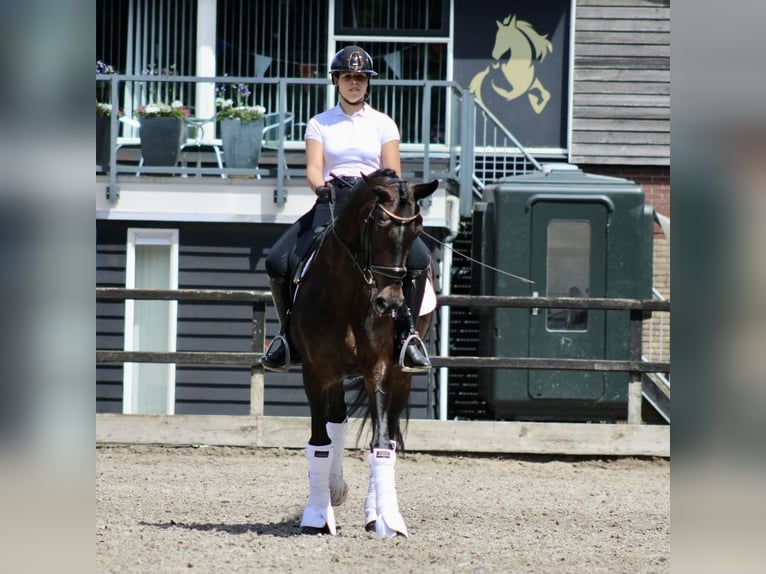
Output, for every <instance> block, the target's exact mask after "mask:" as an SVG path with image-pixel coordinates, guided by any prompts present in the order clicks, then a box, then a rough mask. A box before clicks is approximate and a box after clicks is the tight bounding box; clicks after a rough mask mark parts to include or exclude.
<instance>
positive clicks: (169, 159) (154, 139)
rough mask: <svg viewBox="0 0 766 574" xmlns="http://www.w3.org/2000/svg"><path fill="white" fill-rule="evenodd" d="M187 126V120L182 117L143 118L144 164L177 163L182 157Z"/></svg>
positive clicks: (141, 131)
mask: <svg viewBox="0 0 766 574" xmlns="http://www.w3.org/2000/svg"><path fill="white" fill-rule="evenodd" d="M185 127H186V125H185V122H184V121H183V120H182V119H180V118H167V117H159V118H152V117H148V118H141V128H140V130H139V135H140V138H141V156H142V157H143V158H144V165H145V166H147V165H148V166H169V167H173V166H174V165H176V164H177V163H178V160H179V159H180V158H181V144H182V143H183V141H184V139H185V138H184V135H185V131H184V130H185Z"/></svg>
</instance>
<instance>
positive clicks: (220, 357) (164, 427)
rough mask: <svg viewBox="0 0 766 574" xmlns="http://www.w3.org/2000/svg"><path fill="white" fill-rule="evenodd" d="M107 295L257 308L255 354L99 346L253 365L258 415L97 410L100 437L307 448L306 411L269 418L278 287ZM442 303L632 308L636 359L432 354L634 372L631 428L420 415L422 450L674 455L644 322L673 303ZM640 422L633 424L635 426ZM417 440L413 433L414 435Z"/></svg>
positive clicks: (450, 300)
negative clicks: (658, 411) (657, 419)
mask: <svg viewBox="0 0 766 574" xmlns="http://www.w3.org/2000/svg"><path fill="white" fill-rule="evenodd" d="M96 299H97V300H101V301H124V300H127V299H133V300H160V301H189V302H193V301H197V302H203V301H204V302H218V303H222V304H227V303H239V304H242V303H250V304H252V309H253V311H252V321H253V327H252V332H253V352H202V351H179V352H174V353H162V352H145V351H121V350H108V349H97V350H96V362H97V363H99V364H108V363H112V364H113V363H124V362H142V363H143V362H147V363H176V364H186V365H239V366H243V367H250V369H251V396H250V416H245V417H242V416H238V417H237V416H219V417H215V416H191V415H187V416H183V415H167V416H161V415H151V416H150V415H146V416H140V415H131V416H130V417H123V416H120V415H111V414H97V415H96V422H97V424H96V429H97V430H96V440H97V443H135V442H150V443H167V444H198V443H199V444H225V445H249V446H252V445H255V446H265V447H270V446H278V447H284V448H290V447H295V448H300V447H301V446H303V444H304V441H305V433H306V429H307V428H308V421H307V420H304V419H305V417H269V416H263V385H264V373H263V369H262V368H261V367H260V365H258V360H259V359H260V357H261V355H262V352H259V351H261V350H262V349H263V348H264V343H265V319H266V305H270V304H272V300H271V293H270V292H269V291H249V290H220V289H215V290H212V289H210V290H209V289H178V290H168V289H124V288H115V287H97V288H96ZM437 305H439V306H444V305H449V306H454V307H470V308H486V307H517V308H518V307H526V308H541V309H547V308H568V309H597V310H627V311H630V321H631V322H630V359H629V360H619V361H615V360H601V359H593V360H590V359H551V358H538V357H464V356H461V357H449V356H432V357H431V362H432V363H433V365H434V366H435V367H453V368H510V369H566V370H596V371H623V372H628V373H629V382H628V421H627V422H628V423H629V424H628V425H624V424H616V425H605V424H599V425H592V424H578V423H529V422H514V421H496V422H487V421H448V420H443V421H434V420H423V421H420V420H413V421H410V434H411V437H412V440H410V441H409V444H410V445H411V447H412V448H413V449H414V450H426V451H455V450H463V451H466V452H508V453H537V454H574V455H581V454H594V455H617V456H621V455H627V456H636V455H639V456H670V444H669V443H670V440H669V439H670V434H669V427H667V426H662V425H642V424H640V423H641V384H642V373H648V372H665V373H669V372H670V363H669V362H667V363H666V362H644V361H641V360H640V358H641V333H642V322H643V321H644V320H645V319H647V318H649V317H650V316H651V313H652V312H653V311H661V312H669V311H670V301H656V300H633V299H596V298H591V299H580V298H572V297H498V296H488V295H484V296H470V295H442V296H439V297H438V300H437ZM630 423H633V424H630ZM408 440H409V439H408Z"/></svg>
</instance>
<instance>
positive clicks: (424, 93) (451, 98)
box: [96, 74, 540, 216]
mask: <svg viewBox="0 0 766 574" xmlns="http://www.w3.org/2000/svg"><path fill="white" fill-rule="evenodd" d="M96 82H97V85H101V86H103V84H107V85H108V89H102V90H101V92H105V93H107V94H109V99H110V101H109V103H110V104H111V106H112V109H113V110H118V109H119V110H122V112H123V113H124V114H125V117H126V118H128V120H129V121H127V122H123V121H120V120H119V118H118V117H117V115H116V114H112V116H111V118H110V130H109V140H108V141H109V144H108V145H109V146H110V151H111V153H110V156H109V157H110V160H109V164H108V165H107V166H102V171H104V172H106V173H107V174H108V186H109V189H113V190H117V189H118V187H117V186H118V179H119V178H120V177H123V176H127V175H131V176H135V175H136V173H137V171H139V170H137V165H136V161H137V160H135V159H134V160H133V161H124V160H121V158H120V153H119V152H123V155H125V152H126V150H129V149H130V148H134V154H133V155H134V156H136V157H139V158H140V131H139V128H138V127H136V125H137V122H136V121H130V120H135V113H136V110H137V109H138V107H139V106H140V105H142V104H147V103H158V102H160V101H162V102H165V103H170V102H171V101H172V100H180V101H182V102H183V103H184V104H185V105H186V106H187V107H189V108H191V109H192V116H194V117H195V118H203V119H207V120H208V121H207V123H206V122H205V121H203V122H200V121H199V119H195V121H194V124H193V125H194V126H196V127H197V128H199V126H202V127H201V129H203V130H204V133H205V140H204V141H202V142H201V143H203V144H204V143H211V144H214V145H217V146H221V145H222V142H221V140H220V137H219V136H218V131H219V129H218V126H217V123H216V122H215V120H214V116H215V111H216V110H215V95H216V89H217V87H219V86H226V85H238V84H245V85H247V86H249V88H250V92H251V95H250V96H249V99H248V100H247V101H244V102H243V104H246V105H255V104H260V105H264V106H265V107H266V108H267V111H268V112H276V113H279V114H280V116H281V117H286V116H287V115H288V114H292V116H293V118H294V121H293V123H292V125H291V126H280V129H279V133H278V134H277V137H276V138H275V139H274V140H273V141H272V149H273V153H274V155H275V157H274V158H273V159H274V160H275V161H273V162H272V164H273V165H269V166H266V165H259V166H258V167H257V168H256V169H255V170H249V169H241V168H240V169H236V168H232V167H228V166H226V162H225V157H226V151H225V150H223V157H224V161H223V165H222V166H218V165H214V166H212V167H203V166H202V165H201V164H198V165H196V166H189V165H185V164H182V165H176V166H172V167H159V166H141V169H140V173H141V174H142V175H156V174H164V175H175V176H180V177H184V176H185V177H188V176H190V175H195V176H215V177H221V176H223V177H228V176H232V175H233V176H243V175H249V176H253V175H254V176H257V177H268V178H273V179H274V180H276V181H275V187H276V193H275V199H276V201H277V203H278V204H281V203H282V202H283V201H284V198H285V185H286V180H287V179H288V178H289V177H303V176H305V166H303V165H301V164H302V162H303V158H302V154H301V153H300V152H302V150H303V133H302V131H303V128H304V126H305V124H306V122H308V120H309V119H310V117H311V116H313V115H314V114H316V113H318V112H320V111H322V110H324V109H325V108H326V107H327V102H332V101H333V100H334V92H332V89H333V88H332V86H331V84H330V83H329V80H325V79H313V78H251V77H231V76H211V77H200V76H170V75H164V76H157V75H127V74H111V75H97V76H96ZM373 90H387V91H388V92H390V91H394V92H401V94H402V96H401V97H400V98H398V100H400V101H404V102H405V105H408V106H411V107H415V108H417V110H418V113H407V114H406V119H405V121H404V122H402V121H399V120H398V119H397V118H396V117H394V119H396V120H397V123H399V125H400V131H401V135H402V140H401V150H402V158H403V165H404V166H405V167H404V169H403V170H404V171H405V173H404V174H403V175H405V176H408V175H413V174H414V175H416V176H417V177H422V178H423V179H424V180H426V179H431V178H434V177H438V178H441V179H444V180H453V181H455V182H456V183H458V185H459V188H460V192H459V193H460V194H461V196H460V197H461V209H460V211H461V214H462V215H464V216H467V215H469V214H470V212H471V210H472V205H473V201H474V199H475V198H477V197H479V198H480V197H481V189H483V186H484V185H485V184H486V183H487V182H490V181H494V180H497V179H500V178H502V177H507V176H511V175H519V174H522V173H528V172H530V171H533V170H539V169H540V164H539V163H538V162H537V160H535V158H534V157H532V156H531V154H529V153H528V152H527V151H526V150H525V149H524V148H523V146H522V145H521V144H520V142H519V141H518V140H517V139H516V138H515V137H514V136H513V134H512V133H510V131H509V130H508V129H507V128H505V127H504V126H503V125H502V124H501V123H500V121H499V120H498V119H497V118H496V117H495V116H494V115H492V114H491V113H490V112H489V110H487V109H486V108H485V107H484V106H482V105H481V104H479V103H478V102H476V100H475V98H474V97H473V96H472V95H471V94H470V93H469V92H468V91H467V90H464V89H463V88H462V87H461V86H459V85H458V84H456V83H455V82H450V81H437V80H427V81H421V80H377V79H376V80H375V82H374V85H373ZM388 92H387V93H388ZM385 99H386V100H388V99H391V98H385ZM372 101H373V105H374V103H375V97H374V93H373V97H372ZM384 111H385V110H384ZM192 129H193V128H192ZM195 135H196V134H195ZM193 142H195V138H194V137H190V138H189V139H188V143H190V144H191V143H193ZM196 143H200V141H199V138H196ZM292 152H294V154H293V155H297V156H298V159H297V160H296V161H293V162H292V163H291V162H290V161H289V159H290V158H288V155H290V154H291V153H292ZM464 166H468V167H469V169H465V168H464ZM406 169H409V170H411V171H412V174H407V173H406ZM113 196H114V197H113V198H116V197H117V194H116V193H114V194H113Z"/></svg>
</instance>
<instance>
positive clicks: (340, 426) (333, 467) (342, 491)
mask: <svg viewBox="0 0 766 574" xmlns="http://www.w3.org/2000/svg"><path fill="white" fill-rule="evenodd" d="M347 427H348V423H347V422H342V423H327V434H328V435H329V436H330V440H331V441H332V463H331V464H330V503H331V504H332V505H333V506H340V505H341V504H343V503H344V502H346V497H347V496H348V484H346V481H345V480H343V454H344V449H345V448H346V429H347Z"/></svg>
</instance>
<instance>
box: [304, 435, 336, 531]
mask: <svg viewBox="0 0 766 574" xmlns="http://www.w3.org/2000/svg"><path fill="white" fill-rule="evenodd" d="M332 454H333V453H332V447H331V446H330V445H326V446H314V445H312V444H308V445H307V446H306V457H307V459H308V467H309V500H308V502H307V503H306V508H304V509H303V517H302V518H301V531H302V532H304V533H305V534H323V533H324V534H335V512H334V511H333V509H332V505H331V504H330V466H331V465H332Z"/></svg>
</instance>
